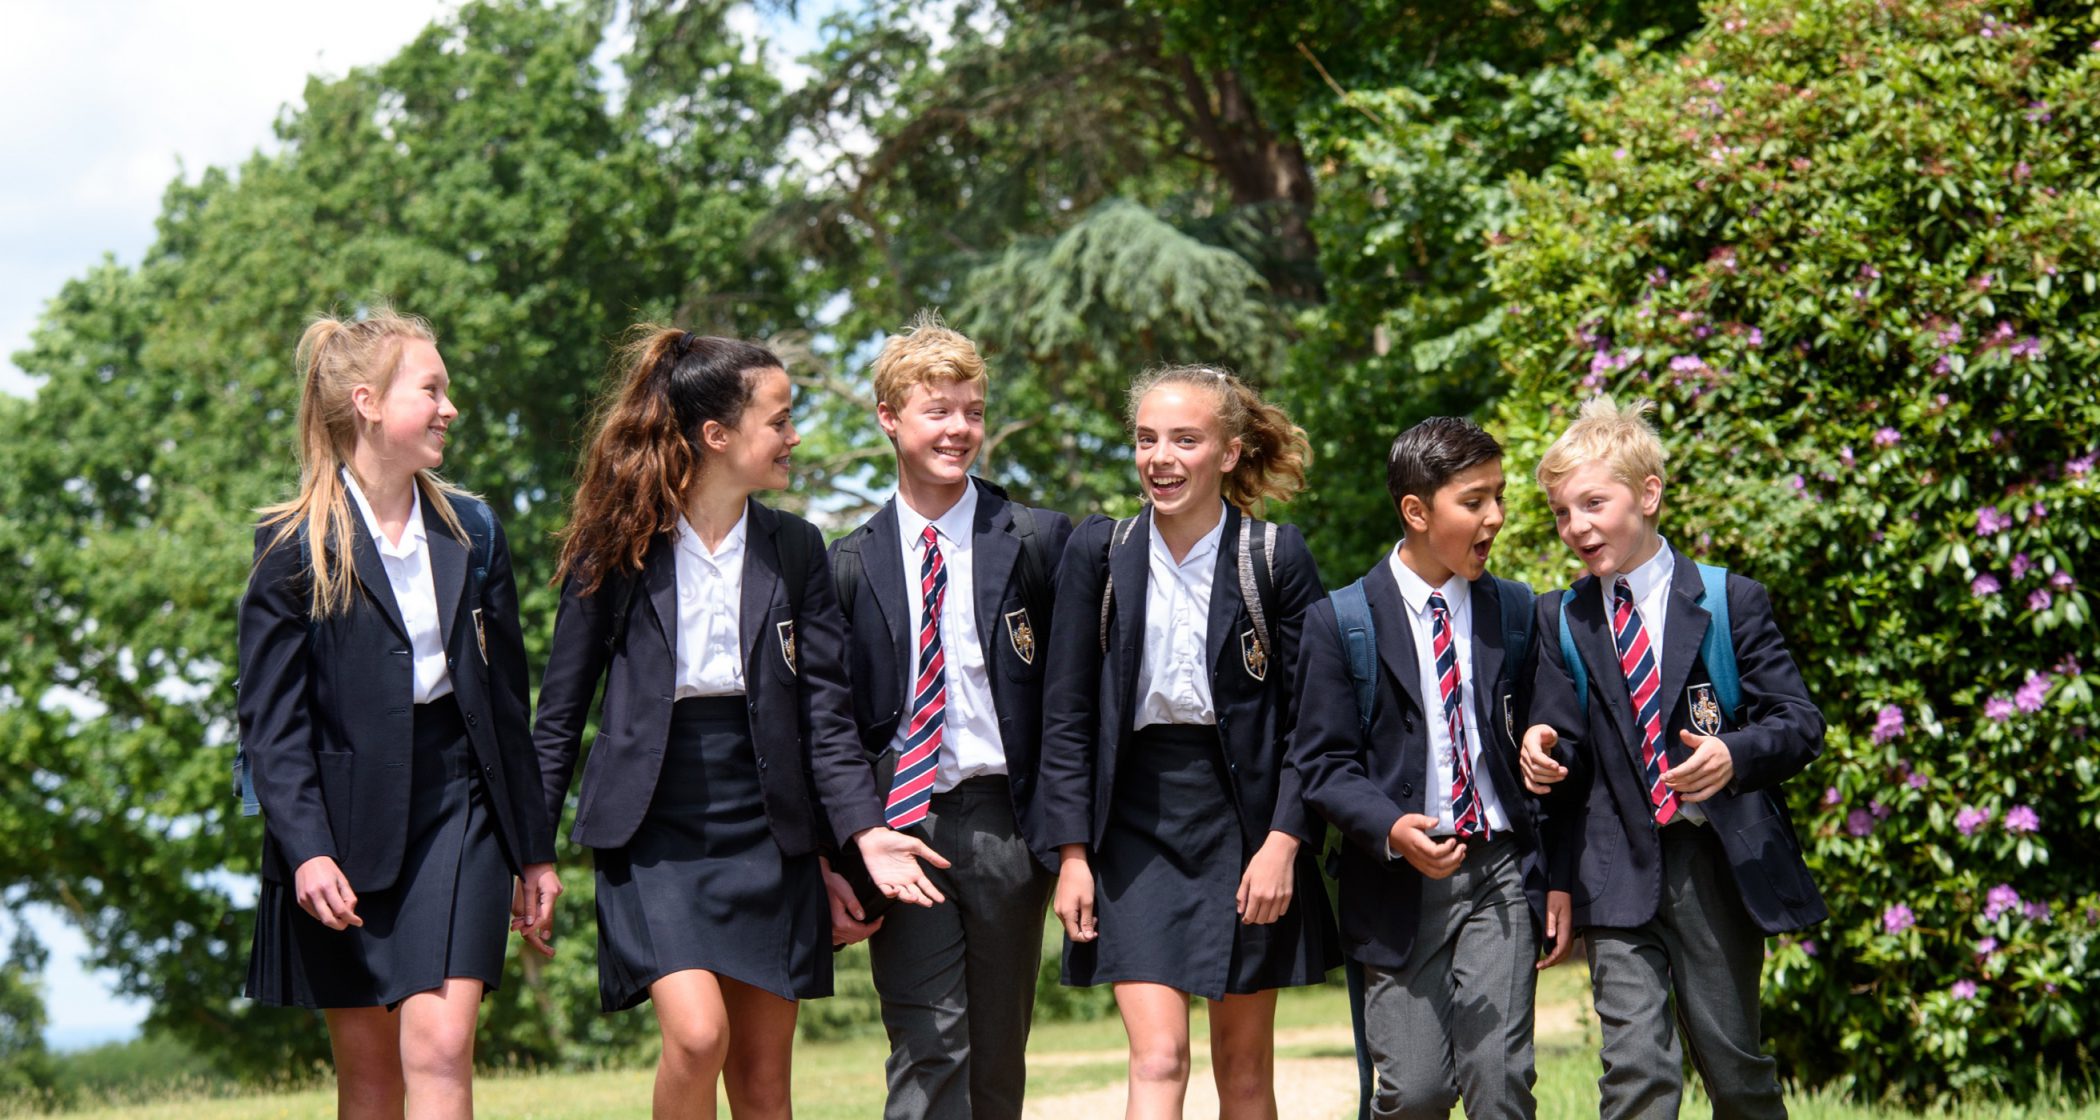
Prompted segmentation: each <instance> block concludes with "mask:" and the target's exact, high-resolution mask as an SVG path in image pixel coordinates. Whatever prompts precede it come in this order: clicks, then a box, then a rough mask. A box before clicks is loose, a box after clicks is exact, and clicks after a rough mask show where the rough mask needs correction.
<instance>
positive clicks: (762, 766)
mask: <svg viewBox="0 0 2100 1120" xmlns="http://www.w3.org/2000/svg"><path fill="white" fill-rule="evenodd" d="M758 768H759V769H760V770H763V769H765V768H766V760H765V759H763V758H761V759H759V760H758Z"/></svg>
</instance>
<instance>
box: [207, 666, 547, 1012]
mask: <svg viewBox="0 0 2100 1120" xmlns="http://www.w3.org/2000/svg"><path fill="white" fill-rule="evenodd" d="M414 718H415V753H414V759H413V768H414V769H413V771H412V773H413V776H412V778H411V780H410V783H409V804H407V805H405V806H403V807H402V808H403V810H405V811H406V813H407V815H408V844H407V847H406V848H405V849H404V851H403V853H402V856H401V872H400V874H399V876H398V877H396V878H395V880H394V885H393V886H391V887H389V888H387V889H386V890H383V891H366V890H362V889H359V888H358V885H357V884H356V883H352V884H350V887H351V889H352V890H355V891H357V916H358V917H360V918H362V919H364V923H365V924H364V925H362V926H353V927H351V928H349V929H344V930H332V929H329V928H328V927H327V926H324V925H322V924H321V923H320V922H318V921H316V920H314V918H313V916H312V915H310V914H308V913H307V912H306V911H305V910H303V909H300V907H299V900H298V898H297V896H296V892H295V889H294V886H293V884H292V881H291V878H290V874H291V872H292V871H294V870H296V869H286V871H285V878H284V881H283V882H271V881H270V880H268V879H265V880H264V881H263V884H262V893H261V895H260V896H259V897H258V898H257V900H256V904H255V941H254V945H253V949H252V951H251V952H250V953H249V956H248V987H247V992H248V998H250V999H253V1000H256V1001H258V1002H261V1003H267V1004H273V1005H276V1006H280V1007H314V1008H337V1007H393V1006H395V1005H397V1004H399V1003H400V1002H401V1001H402V1000H404V999H407V998H408V997H409V996H412V995H415V994H416V993H417V992H428V991H434V990H436V989H438V988H441V987H443V986H444V983H445V981H446V980H448V979H452V978H464V979H471V980H479V981H481V982H482V983H483V984H484V985H486V986H487V990H488V991H494V990H495V988H496V986H497V984H498V983H499V982H500V981H501V980H502V979H503V954H504V948H505V941H506V940H507V939H508V937H509V929H510V899H511V888H512V875H511V869H510V864H509V862H508V861H506V860H505V858H504V855H503V844H502V840H501V838H500V837H499V836H498V835H497V833H496V817H495V814H494V812H493V811H492V810H491V808H490V806H489V800H488V791H487V789H486V788H485V787H484V786H483V784H482V779H481V776H480V773H479V771H478V769H477V768H476V766H475V765H474V752H473V748H472V747H471V746H469V745H468V743H467V728H466V724H465V723H464V721H462V719H461V718H460V711H459V705H458V703H456V702H455V701H454V700H453V698H452V697H450V696H441V697H439V698H438V699H437V700H435V701H432V702H431V703H428V704H418V705H416V709H415V717H414Z"/></svg>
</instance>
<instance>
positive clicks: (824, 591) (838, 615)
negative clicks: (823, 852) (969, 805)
mask: <svg viewBox="0 0 2100 1120" xmlns="http://www.w3.org/2000/svg"><path fill="white" fill-rule="evenodd" d="M782 531H783V532H790V533H805V534H807V535H808V536H809V537H810V538H812V539H811V540H810V542H809V547H808V548H807V549H806V550H805V551H806V552H807V554H808V556H809V569H808V571H807V572H806V573H805V577H804V582H803V590H802V608H801V610H800V611H799V612H798V616H797V618H796V619H795V628H796V630H798V631H799V633H798V634H797V635H796V660H797V661H798V662H800V668H799V671H798V673H797V678H798V679H799V681H800V682H801V687H800V688H799V689H798V690H797V692H798V693H799V697H800V700H801V705H802V711H801V717H802V736H803V738H802V741H803V744H804V747H805V749H806V750H807V751H808V754H809V767H810V777H811V780H812V783H813V784H814V786H815V788H816V791H817V799H818V801H819V802H820V803H821V805H822V806H823V812H824V815H825V817H826V819H827V821H828V822H829V824H830V826H831V835H832V837H833V838H834V839H835V841H836V842H837V843H840V844H843V843H845V842H846V841H848V840H850V839H852V838H853V836H854V835H855V834H857V833H860V832H864V831H866V830H868V829H870V828H876V827H879V826H880V825H881V824H882V802H881V800H880V799H878V798H877V797H876V796H875V771H874V770H873V769H872V768H871V767H870V766H869V765H868V759H867V755H866V754H865V753H863V752H862V750H861V745H860V731H859V730H858V728H857V727H856V726H855V724H854V722H853V694H852V691H851V688H850V686H849V685H848V683H847V682H848V677H847V673H846V615H845V612H844V611H843V610H841V609H840V608H839V595H838V588H837V586H836V585H834V584H833V583H832V582H831V560H830V558H829V557H828V556H827V555H826V554H825V551H824V535H823V534H822V533H820V532H818V530H817V527H816V526H814V525H811V524H809V523H808V522H806V521H803V520H801V519H799V518H796V519H793V520H789V519H787V518H783V519H782ZM822 832H823V830H822V828H819V829H818V834H819V838H820V839H821V838H822Z"/></svg>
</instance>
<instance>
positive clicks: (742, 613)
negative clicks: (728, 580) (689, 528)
mask: <svg viewBox="0 0 2100 1120" xmlns="http://www.w3.org/2000/svg"><path fill="white" fill-rule="evenodd" d="M779 525H780V519H779V518H778V517H775V516H774V514H773V511H772V510H770V509H767V508H766V507H764V506H762V505H759V504H758V500H757V499H755V498H754V499H752V500H751V501H750V502H749V503H748V504H746V505H745V506H744V597H743V600H742V602H741V604H740V609H739V610H738V611H737V638H738V639H739V640H740V641H741V642H742V643H743V647H744V670H745V673H746V674H747V681H748V674H749V673H750V671H751V670H753V669H755V668H756V667H757V664H758V661H757V654H758V651H759V649H761V648H762V644H763V643H770V642H772V641H773V635H771V634H763V633H760V632H759V631H760V628H761V627H764V626H765V625H766V619H767V617H768V616H770V615H771V614H772V613H773V589H774V588H776V587H778V586H779V585H780V546H779V542H778V541H776V540H775V539H774V536H773V531H774V530H775V529H776V528H778V527H779ZM782 656H783V657H784V656H785V655H784V654H783V655H782Z"/></svg>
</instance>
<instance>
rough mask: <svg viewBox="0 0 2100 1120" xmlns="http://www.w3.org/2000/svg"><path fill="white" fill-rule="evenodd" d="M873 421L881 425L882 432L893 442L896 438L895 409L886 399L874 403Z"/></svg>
mask: <svg viewBox="0 0 2100 1120" xmlns="http://www.w3.org/2000/svg"><path fill="white" fill-rule="evenodd" d="M875 422H876V423H877V424H880V425H882V434H883V435H886V436H888V437H890V442H892V443H895V442H896V440H897V410H896V409H893V408H891V407H890V405H889V402H888V401H882V402H879V403H878V404H876V406H875Z"/></svg>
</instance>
